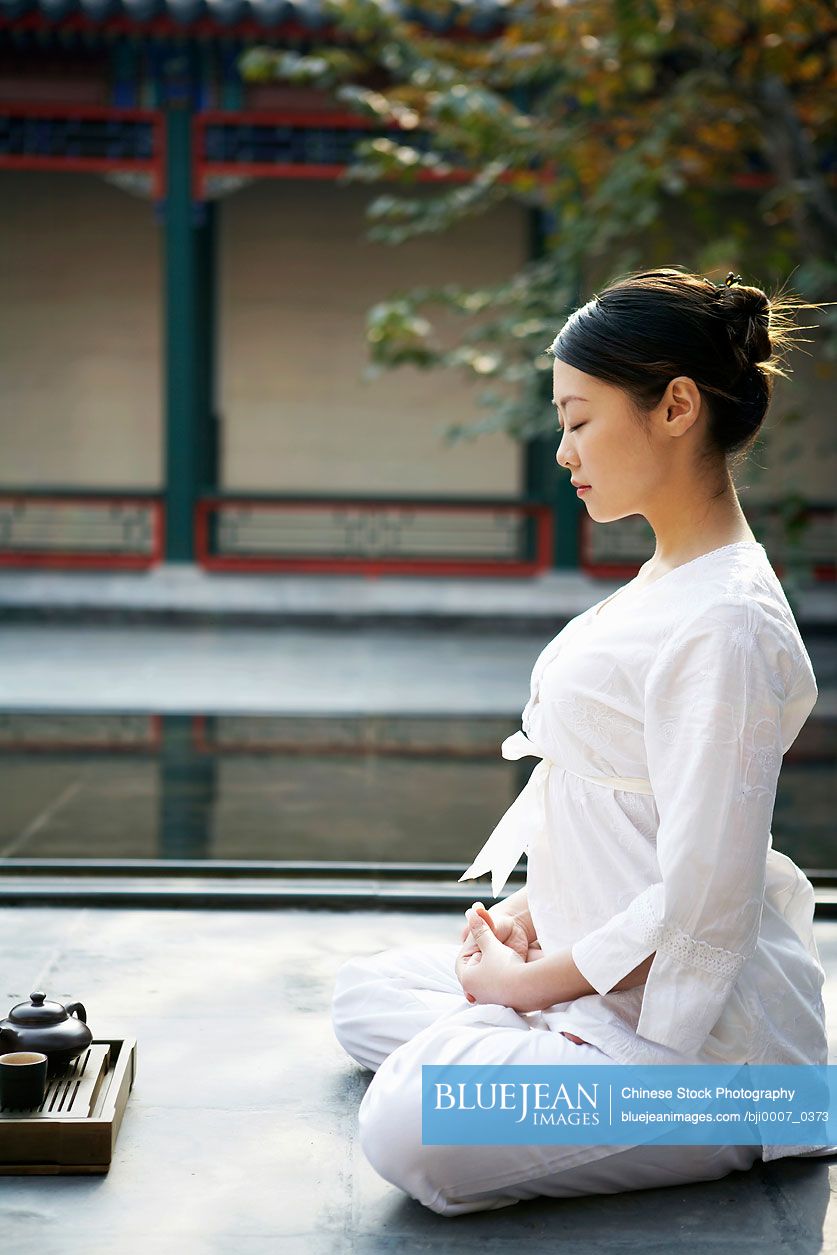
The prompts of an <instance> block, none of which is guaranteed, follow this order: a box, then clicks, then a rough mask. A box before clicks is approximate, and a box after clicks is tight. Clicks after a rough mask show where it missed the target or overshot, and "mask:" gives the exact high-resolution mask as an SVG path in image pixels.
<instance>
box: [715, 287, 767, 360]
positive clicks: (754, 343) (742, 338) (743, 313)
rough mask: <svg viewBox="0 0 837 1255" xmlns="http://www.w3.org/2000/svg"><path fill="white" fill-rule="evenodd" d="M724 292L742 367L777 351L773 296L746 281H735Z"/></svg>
mask: <svg viewBox="0 0 837 1255" xmlns="http://www.w3.org/2000/svg"><path fill="white" fill-rule="evenodd" d="M722 292H723V295H724V298H725V299H724V312H725V314H726V317H727V323H728V331H729V335H730V339H731V340H732V343H733V348H734V349H735V351H736V356H737V357H738V358H739V361H740V365H741V369H742V370H747V369H749V367H751V366H755V365H756V364H757V363H758V362H766V361H768V359H769V358H770V357H772V355H773V343H772V341H771V339H770V298H769V297H768V296H767V294H766V293H765V292H763V291H762V290H761V288H751V287H747V286H745V285H742V284H734V285H733V286H731V287H729V288H725V289H722Z"/></svg>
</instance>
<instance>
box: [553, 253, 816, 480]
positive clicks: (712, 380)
mask: <svg viewBox="0 0 837 1255" xmlns="http://www.w3.org/2000/svg"><path fill="white" fill-rule="evenodd" d="M819 308H820V306H819V305H811V304H805V303H803V302H801V301H800V300H799V299H798V298H797V297H795V296H793V295H792V294H788V293H782V292H777V293H776V294H775V295H773V296H772V297H769V296H767V294H766V293H765V292H763V291H762V289H761V288H757V287H750V286H748V285H745V284H739V283H733V284H731V285H730V286H729V287H727V286H726V285H725V284H720V285H719V284H717V283H715V282H714V281H713V280H711V279H707V278H705V277H704V276H702V275H697V274H692V273H691V272H689V271H687V270H684V269H683V268H682V267H678V266H668V267H664V268H663V269H660V270H640V271H635V272H633V273H632V274H629V275H626V276H625V277H623V278H620V279H617V280H615V281H614V282H612V283H610V284H609V285H608V286H607V287H606V288H605V289H604V290H603V291H602V292H599V293H596V294H594V296H593V297H592V299H591V300H589V301H588V302H587V304H586V305H584V306H582V307H581V308H580V309H577V310H575V311H574V312H573V313H572V314H571V315H570V317H569V318H568V320H567V322H566V323H565V324H564V326H563V328H562V329H561V331H560V332H559V333H558V335H557V336H556V337H555V340H554V341H553V343H552V344H551V345H550V346H549V348H548V349H547V352H548V353H550V354H551V355H552V356H553V357H556V358H558V359H559V360H560V361H562V362H566V363H567V365H568V366H575V367H576V368H577V369H578V370H581V371H584V373H585V374H588V375H593V376H595V377H596V378H597V379H602V380H604V381H605V382H607V383H612V384H616V385H617V386H618V387H620V388H623V389H624V390H625V392H627V393H628V396H629V398H630V400H631V402H632V403H633V407H634V409H635V410H636V412H637V416H638V418H639V419H640V421H642V419H643V416H644V414H645V413H646V412H647V411H648V410H650V409H651V408H653V406H655V405H657V404H658V403H659V401H660V400H661V398H662V395H663V393H664V392H665V390H666V387H667V386H668V384H669V382H670V381H671V380H672V379H674V378H675V377H676V376H678V375H686V376H688V377H689V378H690V379H693V380H694V382H695V384H696V385H697V387H698V388H699V389H700V391H701V393H702V394H703V397H704V400H705V401H706V403H707V407H708V413H709V421H708V425H707V444H706V446H705V448H704V450H703V456H704V457H705V458H710V459H714V458H715V457H717V456H721V457H724V458H730V459H731V462H732V463H733V464H737V463H738V462H739V461H742V460H743V459H744V458H746V456H747V454H748V453H749V451H750V449H751V448H752V446H753V444H754V443H755V441H756V438H757V435H758V431H759V428H760V427H761V425H762V423H763V421H764V418H765V415H766V414H767V409H768V406H769V404H770V399H771V397H772V394H773V384H774V380H775V377H776V376H777V375H781V376H782V377H783V378H787V376H788V372H787V369H786V362H785V353H786V351H787V349H788V348H789V347H791V346H792V345H795V344H796V343H797V342H798V340H799V338H800V337H797V336H795V335H794V334H792V333H793V332H794V331H795V330H796V328H795V326H794V323H793V321H792V320H791V317H790V315H791V313H792V311H794V310H796V309H819ZM812 325H813V326H816V325H817V324H816V323H815V324H812ZM801 329H803V330H804V329H805V328H801Z"/></svg>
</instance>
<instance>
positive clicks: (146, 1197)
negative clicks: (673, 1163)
mask: <svg viewBox="0 0 837 1255" xmlns="http://www.w3.org/2000/svg"><path fill="white" fill-rule="evenodd" d="M458 924H459V915H458V912H456V913H454V912H451V913H447V912H444V913H437V914H433V915H428V914H420V913H409V912H401V911H393V912H374V911H358V912H351V911H325V910H322V911H319V910H318V911H313V910H312V911H308V910H295V909H283V910H275V911H242V912H238V911H233V910H229V911H228V910H221V911H193V910H140V909H137V910H111V909H95V908H80V909H74V908H38V907H34V906H27V907H13V908H7V909H5V910H4V911H3V913H2V930H1V931H0V973H2V974H1V975H0V996H2V1001H1V1002H0V1010H2V1012H3V1013H4V1014H5V1013H6V1012H7V1011H8V1009H9V1008H10V1007H11V1006H12V1005H13V1004H14V1003H16V1002H18V1001H21V1000H22V999H23V998H25V997H27V996H28V994H29V993H30V992H31V991H32V990H35V989H43V990H44V991H45V992H46V993H47V996H48V997H50V998H57V999H59V1000H60V1001H66V1000H70V999H77V1000H80V1001H82V1002H83V1003H84V1004H85V1006H86V1008H87V1012H88V1018H89V1022H90V1024H91V1027H92V1028H93V1030H94V1033H95V1035H96V1036H99V1037H105V1036H133V1037H136V1039H137V1043H138V1045H137V1077H136V1082H135V1085H134V1089H133V1091H132V1094H131V1097H130V1100H129V1103H128V1107H127V1110H126V1113H125V1118H124V1121H123V1124H122V1129H121V1132H120V1135H119V1139H118V1142H117V1145H116V1149H115V1154H114V1159H113V1163H112V1165H111V1169H110V1172H109V1173H108V1174H107V1175H106V1176H102V1177H92V1178H90V1177H88V1178H82V1177H70V1176H53V1177H0V1236H1V1237H2V1245H3V1249H4V1251H9V1252H14V1253H15V1255H82V1253H83V1255H116V1253H119V1255H134V1253H137V1255H138V1253H139V1252H143V1255H145V1253H146V1252H148V1253H150V1255H158V1253H159V1255H169V1253H171V1255H174V1253H175V1252H177V1255H216V1253H217V1255H274V1253H278V1255H343V1253H344V1252H346V1253H348V1252H351V1253H357V1255H378V1253H381V1255H383V1253H384V1252H396V1251H397V1252H400V1253H404V1255H412V1253H413V1252H424V1251H427V1252H431V1251H432V1252H439V1253H440V1255H448V1253H449V1252H450V1253H455V1252H463V1255H464V1252H465V1251H468V1252H472V1251H474V1250H480V1251H485V1252H509V1255H511V1252H513V1251H514V1252H517V1251H519V1250H520V1249H521V1248H522V1247H523V1246H524V1245H525V1249H526V1251H527V1255H538V1253H539V1252H541V1251H544V1252H546V1251H550V1252H553V1251H556V1250H560V1251H561V1252H562V1253H563V1252H567V1253H568V1255H574V1253H575V1252H582V1251H583V1252H585V1255H586V1253H587V1252H634V1251H635V1252H640V1251H641V1252H643V1255H655V1253H662V1252H665V1253H666V1255H669V1253H670V1252H672V1251H675V1250H676V1251H677V1252H678V1255H691V1253H692V1252H703V1253H707V1255H708V1253H709V1252H713V1253H714V1252H719V1251H723V1250H728V1249H732V1248H735V1249H736V1251H737V1252H742V1253H743V1252H755V1251H759V1252H774V1251H776V1252H778V1251H781V1252H783V1255H814V1253H815V1252H820V1251H826V1252H837V1206H832V1207H831V1208H830V1209H829V1206H828V1204H829V1184H830V1182H829V1178H830V1180H831V1182H832V1183H834V1184H837V1161H834V1160H832V1161H830V1162H826V1161H823V1160H819V1161H817V1160H807V1161H806V1160H787V1161H780V1162H778V1163H774V1164H769V1165H761V1164H759V1165H757V1166H756V1167H754V1168H753V1169H752V1170H751V1171H750V1172H747V1173H737V1174H734V1175H733V1176H731V1177H727V1178H725V1179H723V1180H721V1181H717V1182H711V1183H707V1184H700V1185H692V1186H688V1187H681V1186H675V1187H670V1188H668V1189H662V1190H653V1191H639V1192H634V1193H630V1194H623V1195H610V1196H603V1197H598V1198H586V1199H578V1200H560V1201H559V1200H550V1199H542V1200H535V1201H533V1202H529V1203H520V1204H517V1205H516V1206H513V1207H509V1208H504V1209H502V1210H500V1211H495V1212H483V1213H477V1214H474V1215H466V1216H460V1217H456V1218H444V1217H441V1216H438V1215H436V1214H434V1213H432V1212H429V1211H427V1210H426V1209H425V1208H423V1207H422V1206H421V1205H420V1204H419V1203H417V1202H415V1201H414V1200H412V1199H410V1198H408V1197H406V1196H405V1195H403V1194H401V1193H400V1191H398V1190H396V1189H395V1188H393V1187H392V1186H390V1185H389V1184H387V1183H386V1182H385V1181H383V1180H381V1178H379V1177H378V1176H377V1175H376V1173H375V1172H374V1171H373V1170H372V1168H371V1167H370V1166H369V1164H368V1163H367V1162H366V1161H365V1159H364V1157H363V1155H362V1152H361V1151H360V1148H359V1146H358V1143H357V1139H356V1113H357V1107H358V1104H359V1102H360V1099H361V1097H362V1095H363V1092H364V1090H365V1087H366V1085H367V1083H368V1080H369V1079H370V1076H371V1074H370V1073H369V1072H365V1071H363V1070H362V1069H361V1068H360V1067H359V1066H358V1065H357V1064H356V1063H355V1062H354V1061H353V1060H351V1059H350V1058H349V1057H348V1056H347V1055H346V1054H345V1053H344V1052H343V1051H342V1049H341V1048H340V1046H339V1045H338V1043H337V1042H336V1040H335V1039H334V1037H333V1035H332V1032H331V1025H330V1017H329V1004H330V998H331V990H332V982H333V979H334V975H335V972H336V970H337V968H338V966H339V965H340V963H341V962H342V961H343V959H344V958H345V957H347V956H348V955H352V954H361V953H374V952H375V951H377V950H379V949H383V948H384V947H386V946H390V945H401V944H407V943H409V942H412V941H414V940H419V941H420V940H426V941H437V940H438V941H442V940H449V939H451V937H452V936H453V934H454V933H455V932H458ZM818 942H819V946H820V954H821V958H822V960H823V963H824V965H825V967H826V970H827V971H828V973H829V976H830V981H829V987H828V990H827V1006H828V1010H829V1022H830V1027H831V1030H832V1037H833V1041H832V1050H833V1055H834V1057H835V1058H837V922H827V921H823V922H821V923H820V924H819V925H818Z"/></svg>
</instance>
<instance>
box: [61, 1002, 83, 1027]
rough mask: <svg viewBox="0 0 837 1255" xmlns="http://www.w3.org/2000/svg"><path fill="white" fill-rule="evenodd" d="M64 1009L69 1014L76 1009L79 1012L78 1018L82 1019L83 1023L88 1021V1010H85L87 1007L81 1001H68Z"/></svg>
mask: <svg viewBox="0 0 837 1255" xmlns="http://www.w3.org/2000/svg"><path fill="white" fill-rule="evenodd" d="M64 1010H65V1011H66V1012H67V1015H72V1014H73V1012H74V1011H75V1012H77V1013H78V1018H79V1019H80V1020H81V1022H82V1023H83V1024H86V1023H87V1012H86V1011H85V1009H84V1005H83V1003H81V1002H68V1003H67V1005H66V1006H65V1008H64Z"/></svg>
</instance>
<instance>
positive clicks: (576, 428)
mask: <svg viewBox="0 0 837 1255" xmlns="http://www.w3.org/2000/svg"><path fill="white" fill-rule="evenodd" d="M585 426H586V424H585V423H576V425H575V427H559V428H558V429H557V430H558V433H559V435H560V433H561V432H562V431H578V429H579V427H585Z"/></svg>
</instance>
